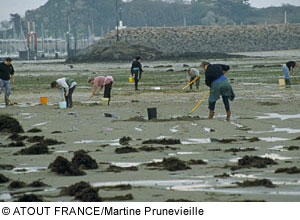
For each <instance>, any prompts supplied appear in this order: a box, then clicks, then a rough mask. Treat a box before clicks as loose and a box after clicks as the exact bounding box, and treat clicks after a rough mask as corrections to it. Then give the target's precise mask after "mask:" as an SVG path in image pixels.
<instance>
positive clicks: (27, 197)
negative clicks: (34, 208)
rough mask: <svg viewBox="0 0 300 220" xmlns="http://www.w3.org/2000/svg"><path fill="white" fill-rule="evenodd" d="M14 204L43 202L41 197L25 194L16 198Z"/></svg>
mask: <svg viewBox="0 0 300 220" xmlns="http://www.w3.org/2000/svg"><path fill="white" fill-rule="evenodd" d="M16 202H44V200H43V197H42V196H38V195H35V194H25V195H23V196H21V197H20V198H18V200H17V201H16Z"/></svg>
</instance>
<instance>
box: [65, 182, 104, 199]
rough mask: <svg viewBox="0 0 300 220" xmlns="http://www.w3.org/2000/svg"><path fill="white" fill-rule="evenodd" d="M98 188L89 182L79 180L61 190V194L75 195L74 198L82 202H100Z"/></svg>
mask: <svg viewBox="0 0 300 220" xmlns="http://www.w3.org/2000/svg"><path fill="white" fill-rule="evenodd" d="M98 190H99V189H96V188H94V187H92V186H91V185H90V184H89V183H87V182H84V181H81V182H78V183H75V184H73V185H71V186H69V187H66V188H64V189H62V190H61V192H60V194H61V195H68V196H75V199H77V200H80V201H82V202H101V201H102V199H101V198H100V197H99V195H98Z"/></svg>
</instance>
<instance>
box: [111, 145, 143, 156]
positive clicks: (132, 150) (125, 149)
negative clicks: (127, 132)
mask: <svg viewBox="0 0 300 220" xmlns="http://www.w3.org/2000/svg"><path fill="white" fill-rule="evenodd" d="M115 152H116V153H117V154H127V153H135V152H138V150H137V149H135V148H133V147H129V146H127V147H120V148H117V149H116V150H115Z"/></svg>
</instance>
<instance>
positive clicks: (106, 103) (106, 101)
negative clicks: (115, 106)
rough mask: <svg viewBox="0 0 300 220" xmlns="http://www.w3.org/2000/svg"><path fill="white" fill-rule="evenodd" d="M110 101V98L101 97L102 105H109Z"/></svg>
mask: <svg viewBox="0 0 300 220" xmlns="http://www.w3.org/2000/svg"><path fill="white" fill-rule="evenodd" d="M108 103H109V98H102V99H101V105H104V106H108Z"/></svg>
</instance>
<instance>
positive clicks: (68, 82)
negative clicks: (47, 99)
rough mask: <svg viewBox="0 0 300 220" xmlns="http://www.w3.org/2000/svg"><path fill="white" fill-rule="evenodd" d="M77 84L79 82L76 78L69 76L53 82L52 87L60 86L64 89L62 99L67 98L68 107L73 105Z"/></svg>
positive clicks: (59, 87) (60, 88)
mask: <svg viewBox="0 0 300 220" xmlns="http://www.w3.org/2000/svg"><path fill="white" fill-rule="evenodd" d="M76 85H77V83H76V82H75V80H74V79H70V78H68V77H64V78H60V79H57V80H55V81H53V82H51V88H58V89H59V90H61V91H62V99H63V98H65V101H66V103H67V108H72V107H73V100H72V95H73V92H74V90H75V88H76Z"/></svg>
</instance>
